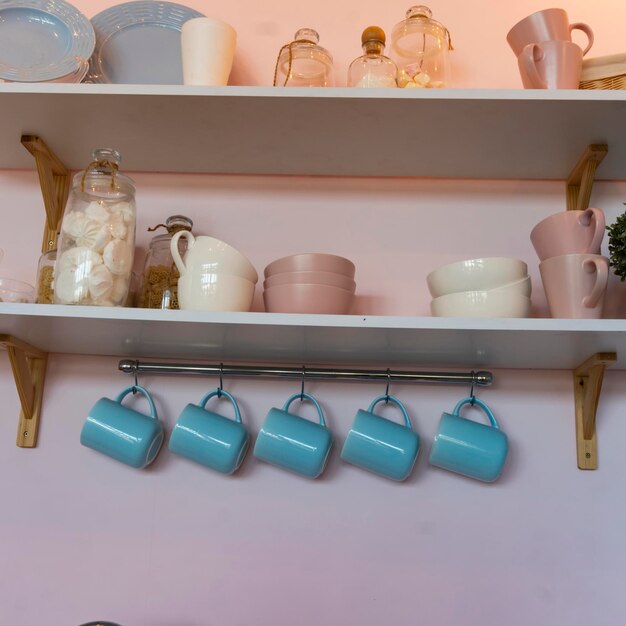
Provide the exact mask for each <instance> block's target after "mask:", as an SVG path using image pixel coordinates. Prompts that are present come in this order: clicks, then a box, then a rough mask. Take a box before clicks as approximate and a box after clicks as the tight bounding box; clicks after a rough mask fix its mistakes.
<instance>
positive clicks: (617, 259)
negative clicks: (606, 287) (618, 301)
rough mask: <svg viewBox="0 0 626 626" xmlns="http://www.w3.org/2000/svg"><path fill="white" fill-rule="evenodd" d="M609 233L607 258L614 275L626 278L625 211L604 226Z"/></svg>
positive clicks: (622, 278)
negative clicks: (608, 224)
mask: <svg viewBox="0 0 626 626" xmlns="http://www.w3.org/2000/svg"><path fill="white" fill-rule="evenodd" d="M606 229H607V231H608V233H609V260H610V262H611V267H612V268H613V272H615V275H616V276H619V278H620V280H621V281H622V282H623V281H624V280H626V211H625V212H624V213H622V214H621V215H620V216H619V217H618V218H617V219H616V220H615V222H614V223H613V224H611V225H610V226H607V227H606Z"/></svg>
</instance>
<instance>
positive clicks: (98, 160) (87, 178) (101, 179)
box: [73, 148, 135, 200]
mask: <svg viewBox="0 0 626 626" xmlns="http://www.w3.org/2000/svg"><path fill="white" fill-rule="evenodd" d="M92 159H93V160H92V161H91V163H89V165H87V167H86V168H85V169H84V170H83V171H82V172H78V173H77V174H76V175H75V176H74V179H73V184H74V187H75V189H76V190H77V191H80V193H85V194H91V195H95V196H98V197H101V198H104V199H106V198H115V199H116V200H124V199H130V198H132V197H133V196H134V195H135V182H134V181H133V180H132V178H130V177H129V176H126V175H125V174H120V172H119V164H120V162H121V160H122V157H121V155H120V153H119V152H118V151H117V150H114V149H113V148H97V149H96V150H94V151H93V153H92Z"/></svg>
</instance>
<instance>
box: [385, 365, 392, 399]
mask: <svg viewBox="0 0 626 626" xmlns="http://www.w3.org/2000/svg"><path fill="white" fill-rule="evenodd" d="M390 382H391V372H390V371H389V368H387V386H386V387H385V404H389V383H390Z"/></svg>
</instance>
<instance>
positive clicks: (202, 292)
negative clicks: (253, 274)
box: [178, 272, 255, 311]
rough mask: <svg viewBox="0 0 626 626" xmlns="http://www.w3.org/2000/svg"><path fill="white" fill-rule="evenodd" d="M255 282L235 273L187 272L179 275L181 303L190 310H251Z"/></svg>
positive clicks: (183, 307)
mask: <svg viewBox="0 0 626 626" xmlns="http://www.w3.org/2000/svg"><path fill="white" fill-rule="evenodd" d="M254 286H255V285H254V283H253V282H252V281H251V280H248V279H247V278H243V277H242V276H236V275H234V274H221V273H215V274H211V273H203V272H187V273H186V274H185V275H184V276H181V277H180V278H179V279H178V305H179V307H180V308H181V309H184V310H188V311H249V310H250V308H251V306H252V299H253V298H254Z"/></svg>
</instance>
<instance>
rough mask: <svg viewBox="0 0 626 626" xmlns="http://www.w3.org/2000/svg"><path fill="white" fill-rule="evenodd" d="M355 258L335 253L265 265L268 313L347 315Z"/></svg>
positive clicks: (287, 257) (265, 292)
mask: <svg viewBox="0 0 626 626" xmlns="http://www.w3.org/2000/svg"><path fill="white" fill-rule="evenodd" d="M355 270H356V268H355V266H354V263H352V261H349V260H348V259H345V258H344V257H341V256H336V255H334V254H322V253H313V252H311V253H306V254H294V255H292V256H286V257H283V258H282V259H277V260H276V261H273V262H272V263H270V264H269V265H268V266H267V267H266V268H265V281H264V282H263V289H264V291H263V301H264V302H265V310H266V311H267V312H268V313H325V314H329V315H346V314H348V313H350V309H351V308H352V303H353V301H354V292H355V291H356V283H355V282H354V273H355Z"/></svg>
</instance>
